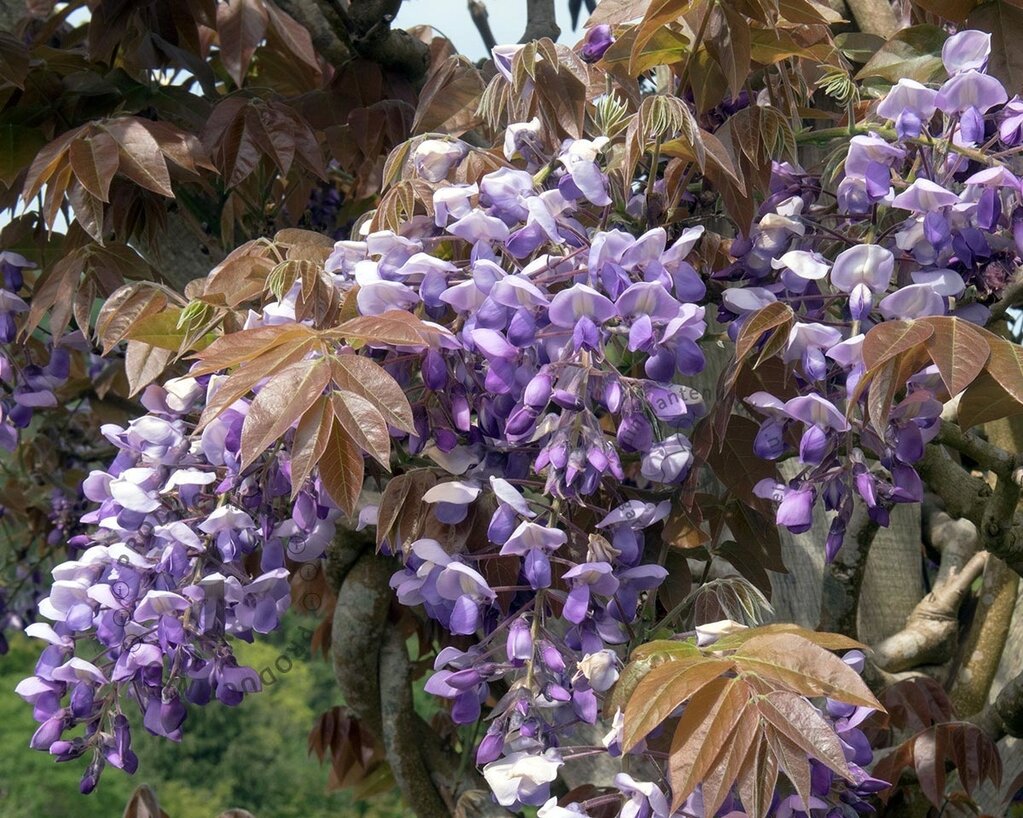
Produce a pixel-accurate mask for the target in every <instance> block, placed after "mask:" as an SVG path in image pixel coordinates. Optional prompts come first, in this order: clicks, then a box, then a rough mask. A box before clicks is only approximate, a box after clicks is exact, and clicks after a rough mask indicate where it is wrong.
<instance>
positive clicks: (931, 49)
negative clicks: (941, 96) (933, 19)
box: [856, 25, 947, 84]
mask: <svg viewBox="0 0 1023 818" xmlns="http://www.w3.org/2000/svg"><path fill="white" fill-rule="evenodd" d="M946 37H947V35H946V33H945V32H944V31H943V30H942V29H940V28H939V27H938V26H932V25H919V26H912V27H910V28H904V29H902V31H900V32H898V33H897V34H896V35H895V36H894V37H892V38H891V39H890V40H889V41H888V42H887V43H885V44H884V45H883V46H882V47H881V50H880V51H878V52H877V53H876V54H875V55H874V56H873V57H871V58H870V61H869V62H868V63H867V64H866V65H865V66H863V68H861V69H860V72H859V73H858V74H857V75H856V79H859V80H863V79H868V78H870V77H880V78H881V79H885V80H888V82H890V83H892V84H895V83H896V82H898V81H899V80H900V79H902V78H903V77H905V78H906V79H911V80H916V81H917V82H930V81H931V80H935V79H937V78H939V77H940V76H942V75H943V74H944V72H945V66H944V63H942V61H941V47H942V45H944V43H945V38H946Z"/></svg>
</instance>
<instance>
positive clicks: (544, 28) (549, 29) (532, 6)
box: [519, 0, 561, 43]
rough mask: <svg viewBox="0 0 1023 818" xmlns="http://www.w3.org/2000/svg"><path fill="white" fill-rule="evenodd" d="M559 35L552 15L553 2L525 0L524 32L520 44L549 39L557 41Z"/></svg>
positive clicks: (555, 18) (559, 32)
mask: <svg viewBox="0 0 1023 818" xmlns="http://www.w3.org/2000/svg"><path fill="white" fill-rule="evenodd" d="M560 34H561V29H560V28H559V27H558V21H557V17H556V16H555V14H554V0H526V30H525V32H524V33H523V34H522V39H521V40H519V42H520V43H528V42H531V41H533V40H542V39H543V38H544V37H550V38H551V39H552V40H557V39H558V37H559V36H560Z"/></svg>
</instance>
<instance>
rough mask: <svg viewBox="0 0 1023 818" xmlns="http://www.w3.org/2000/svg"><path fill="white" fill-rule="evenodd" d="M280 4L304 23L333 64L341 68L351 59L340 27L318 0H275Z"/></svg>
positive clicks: (315, 43) (284, 9)
mask: <svg viewBox="0 0 1023 818" xmlns="http://www.w3.org/2000/svg"><path fill="white" fill-rule="evenodd" d="M275 2H276V3H277V5H278V6H280V7H281V9H282V10H283V11H284V12H285V13H286V14H288V15H289V16H290V17H293V18H294V19H295V20H296V21H297V22H298V23H300V24H301V25H302V27H303V28H305V29H306V31H308V32H309V36H310V37H312V40H313V45H314V46H315V47H316V50H317V51H318V52H319V53H320V54H322V55H323V56H324V57H325V58H326V59H327V62H329V63H330V64H331V65H333V66H334V67H335V68H340V67H341V66H342V65H344V64H345V63H346V62H348V61H349V60H351V58H352V53H351V51H349V49H348V47H347V46H346V45H345V44H344V41H343V40H342V38H341V36H340V35H339V29H338V27H336V26H334V25H332V24H331V21H330V20H329V19H328V18H327V16H326V14H325V13H324V8H323V6H322V5H321V4H318V3H317V2H316V0H275Z"/></svg>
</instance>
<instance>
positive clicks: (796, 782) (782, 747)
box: [758, 708, 810, 804]
mask: <svg viewBox="0 0 1023 818" xmlns="http://www.w3.org/2000/svg"><path fill="white" fill-rule="evenodd" d="M758 709H759V708H758ZM763 735H764V738H765V739H766V740H767V746H768V747H770V748H771V754H772V755H773V756H774V757H775V759H776V760H777V761H778V766H779V767H780V768H781V770H782V772H784V773H785V776H786V777H787V778H788V779H789V781H791V782H792V786H793V788H794V789H795V791H796V795H798V796H799V797H800V799H802V801H803V803H804V804H809V803H810V759H809V758H807V755H806V753H804V752H803V751H802V750H801V749H800V748H799V746H798V745H797V744H796V743H795V742H793V741H792V740H791V739H790V738H789V737H788V736H787V735H785V734H784V733H782V732H781V731H780V730H776V729H774V727H773V726H772V725H771V724H766V725H764V727H763Z"/></svg>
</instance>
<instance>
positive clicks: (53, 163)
mask: <svg viewBox="0 0 1023 818" xmlns="http://www.w3.org/2000/svg"><path fill="white" fill-rule="evenodd" d="M86 127H87V126H86V125H82V126H80V127H78V128H73V129H72V130H70V131H67V132H66V133H63V134H61V135H60V136H58V137H57V138H56V139H54V140H53V141H52V142H50V143H49V144H48V145H46V147H44V148H43V149H42V150H41V151H39V153H38V154H36V158H35V159H34V160H33V161H32V164H31V165H30V166H29V169H28V175H27V176H26V177H25V185H24V187H23V189H22V193H21V198H22V201H24V202H26V203H28V202H29V201H30V200H31V199H33V198H35V195H36V194H37V193H38V192H39V190H40V189H41V188H42V186H43V185H44V184H46V182H47V181H48V180H49V179H50V178H51V177H52V176H53V175H54V174H55V173H56V172H57V169H58V168H59V167H60V166H61V164H62V163H63V162H66V161H68V160H67V149H68V146H69V145H70V144H71V142H72V141H74V140H75V139H76V138H77V137H78V136H79V134H81V133H82V131H84V130H85V128H86Z"/></svg>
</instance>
